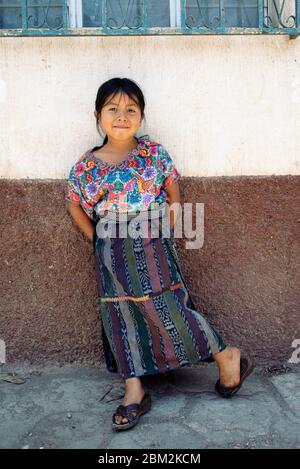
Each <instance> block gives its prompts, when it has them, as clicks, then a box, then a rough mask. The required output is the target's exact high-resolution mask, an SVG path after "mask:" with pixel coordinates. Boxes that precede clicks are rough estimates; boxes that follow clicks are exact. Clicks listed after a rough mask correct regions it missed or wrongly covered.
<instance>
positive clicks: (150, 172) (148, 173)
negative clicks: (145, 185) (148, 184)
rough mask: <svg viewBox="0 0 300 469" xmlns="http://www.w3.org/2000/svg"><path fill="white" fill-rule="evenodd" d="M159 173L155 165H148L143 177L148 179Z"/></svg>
mask: <svg viewBox="0 0 300 469" xmlns="http://www.w3.org/2000/svg"><path fill="white" fill-rule="evenodd" d="M156 174H157V171H156V169H155V168H153V166H148V167H147V168H146V169H145V171H144V172H143V178H144V179H146V180H148V179H152V178H153V177H154V176H155V175H156Z"/></svg>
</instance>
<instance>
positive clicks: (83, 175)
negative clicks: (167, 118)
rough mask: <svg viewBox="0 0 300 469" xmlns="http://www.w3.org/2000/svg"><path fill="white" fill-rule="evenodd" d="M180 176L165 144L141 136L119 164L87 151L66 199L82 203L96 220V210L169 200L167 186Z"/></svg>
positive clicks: (72, 172)
mask: <svg viewBox="0 0 300 469" xmlns="http://www.w3.org/2000/svg"><path fill="white" fill-rule="evenodd" d="M179 177H180V174H179V172H178V170H177V169H176V167H175V165H174V162H173V160H172V158H171V156H170V155H169V153H168V152H167V150H166V149H165V148H164V147H163V145H161V144H159V143H157V142H153V141H151V140H150V138H149V135H144V136H142V137H140V138H139V139H138V146H137V148H135V149H134V150H132V151H131V152H129V153H128V154H127V156H126V157H125V158H124V159H123V160H122V161H121V162H120V163H117V164H114V163H111V164H109V163H107V162H104V161H101V160H100V159H98V158H97V157H95V155H94V153H93V151H92V150H88V151H87V152H85V153H84V154H83V155H82V156H81V158H80V159H79V160H78V161H77V163H75V165H74V166H73V167H72V168H71V170H70V173H69V178H68V180H67V192H66V197H65V199H66V200H68V201H69V202H72V203H76V204H80V205H81V206H82V208H83V210H84V211H85V212H86V213H87V215H88V216H89V217H90V218H92V219H94V220H96V219H97V215H96V209H97V210H98V209H100V210H116V211H122V212H127V211H128V212H129V211H137V210H147V209H152V208H155V207H156V206H157V205H159V204H161V203H163V202H165V201H166V200H167V193H166V191H165V188H166V187H167V186H168V185H170V184H172V183H173V182H176V181H177V180H178V179H179Z"/></svg>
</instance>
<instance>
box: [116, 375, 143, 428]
mask: <svg viewBox="0 0 300 469" xmlns="http://www.w3.org/2000/svg"><path fill="white" fill-rule="evenodd" d="M144 395H145V391H144V389H143V386H142V383H141V380H140V379H139V378H129V379H127V380H125V396H124V399H123V401H122V404H123V405H125V406H126V405H129V404H140V403H141V402H142V399H143V397H144ZM132 413H133V415H136V414H137V412H132ZM127 422H128V420H127V418H125V417H122V416H121V415H117V416H116V417H115V423H117V424H120V423H127Z"/></svg>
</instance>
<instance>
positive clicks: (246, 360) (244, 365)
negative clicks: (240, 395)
mask: <svg viewBox="0 0 300 469" xmlns="http://www.w3.org/2000/svg"><path fill="white" fill-rule="evenodd" d="M254 367H255V364H254V362H253V360H251V358H250V357H248V356H247V355H243V356H242V357H241V359H240V382H239V384H238V385H237V386H234V387H233V388H227V387H226V386H223V385H222V384H221V383H220V380H219V379H218V381H217V382H216V386H215V390H216V391H217V393H219V394H220V395H221V396H222V397H226V398H230V397H232V396H234V394H236V393H237V392H238V391H239V389H240V388H241V387H242V384H243V382H244V381H245V379H246V378H247V377H248V376H249V375H250V374H251V373H252V371H253V370H254Z"/></svg>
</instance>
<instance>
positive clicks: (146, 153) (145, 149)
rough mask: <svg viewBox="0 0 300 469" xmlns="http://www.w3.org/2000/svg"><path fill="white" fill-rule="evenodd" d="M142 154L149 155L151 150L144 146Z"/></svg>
mask: <svg viewBox="0 0 300 469" xmlns="http://www.w3.org/2000/svg"><path fill="white" fill-rule="evenodd" d="M140 155H141V156H148V155H149V150H148V149H147V148H143V149H142V150H140Z"/></svg>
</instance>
